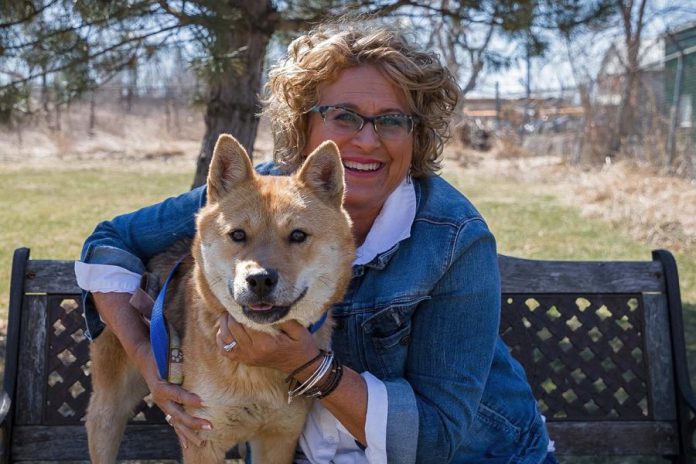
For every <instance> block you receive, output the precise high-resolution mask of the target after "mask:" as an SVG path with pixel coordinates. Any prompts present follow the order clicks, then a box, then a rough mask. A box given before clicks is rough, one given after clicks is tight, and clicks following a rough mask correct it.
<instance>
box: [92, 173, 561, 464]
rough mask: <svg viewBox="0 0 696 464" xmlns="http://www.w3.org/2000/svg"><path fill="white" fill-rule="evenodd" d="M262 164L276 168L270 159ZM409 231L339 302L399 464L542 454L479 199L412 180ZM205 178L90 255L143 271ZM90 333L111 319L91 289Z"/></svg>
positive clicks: (342, 336)
mask: <svg viewBox="0 0 696 464" xmlns="http://www.w3.org/2000/svg"><path fill="white" fill-rule="evenodd" d="M258 169H259V172H261V173H262V174H269V173H270V174H276V171H275V169H274V168H273V166H272V165H270V164H267V165H262V166H260V167H259V168H258ZM413 182H414V187H415V191H416V201H417V212H416V217H415V219H414V222H413V225H412V229H411V236H410V238H408V239H406V240H403V241H401V242H399V243H398V244H397V245H395V246H394V247H392V248H391V249H389V250H388V251H386V252H384V253H382V254H380V255H378V256H377V257H375V258H374V259H373V260H372V261H371V262H369V263H367V264H365V265H356V266H354V267H353V278H352V280H351V282H350V285H349V288H348V291H347V293H346V295H345V298H344V300H343V302H342V303H340V304H337V305H335V306H334V307H333V308H332V309H331V311H332V315H333V317H334V320H335V329H334V334H333V339H332V346H333V350H334V351H335V353H336V356H337V357H338V359H339V360H340V361H341V362H342V363H343V364H344V365H347V366H349V367H350V368H352V369H353V370H355V371H357V372H364V371H369V372H370V373H372V374H373V375H375V376H376V377H378V378H379V379H381V380H382V382H384V384H385V386H386V388H387V395H388V417H387V456H388V458H389V462H393V463H399V464H403V463H412V462H418V463H445V462H455V463H486V462H488V463H524V464H537V463H540V462H542V461H543V460H544V458H545V456H546V454H547V445H548V436H547V434H546V430H545V426H544V424H543V420H542V418H541V416H540V414H539V412H538V410H537V406H536V401H535V400H534V398H533V396H532V392H531V389H530V387H529V385H528V383H527V380H526V377H525V374H524V371H523V369H522V367H521V366H520V365H519V364H518V363H517V361H515V360H514V359H513V358H512V357H511V356H510V354H509V351H508V349H507V347H506V346H505V345H504V344H503V342H502V341H501V339H500V337H499V335H498V327H499V321H500V281H499V273H498V261H497V255H496V247H495V239H494V238H493V235H492V234H491V233H490V231H489V230H488V227H487V226H486V224H485V222H484V220H483V219H482V217H481V216H480V214H479V213H478V212H477V211H476V209H475V208H474V207H473V206H472V205H471V203H470V202H469V201H468V200H467V199H466V198H465V197H464V196H462V194H461V193H459V192H458V191H457V190H456V189H454V188H453V187H452V186H450V185H449V184H448V183H447V182H446V181H444V180H443V179H442V178H440V177H437V176H430V177H425V178H421V179H414V180H413ZM205 201H206V195H205V188H204V187H201V188H198V189H195V190H192V191H190V192H187V193H184V194H182V195H180V196H178V197H175V198H170V199H168V200H166V201H164V202H162V203H160V204H157V205H153V206H150V207H147V208H143V209H141V210H139V211H136V212H134V213H130V214H126V215H123V216H118V217H116V218H114V219H113V220H111V221H107V222H103V223H101V224H99V225H98V226H97V228H96V229H95V231H94V232H93V234H92V235H91V236H90V237H89V238H88V239H87V241H86V242H85V245H84V248H83V251H82V261H83V262H87V263H93V264H112V265H117V266H120V267H123V268H126V269H129V270H131V271H133V272H136V273H142V272H143V271H144V269H145V268H144V264H143V262H145V261H147V259H149V258H150V257H151V256H154V255H155V254H158V253H160V252H162V251H163V250H165V249H166V248H167V247H168V246H169V245H171V244H172V243H173V242H174V241H176V240H178V239H180V238H182V237H185V236H192V235H193V234H194V232H195V224H194V216H195V214H196V212H197V211H198V209H200V208H201V206H203V205H204V204H205ZM85 318H86V321H87V329H88V335H89V336H90V337H95V336H97V335H98V334H99V332H101V330H102V328H103V325H102V323H101V321H100V320H99V316H98V314H97V313H96V311H95V309H94V306H93V304H92V302H91V299H90V298H89V295H85Z"/></svg>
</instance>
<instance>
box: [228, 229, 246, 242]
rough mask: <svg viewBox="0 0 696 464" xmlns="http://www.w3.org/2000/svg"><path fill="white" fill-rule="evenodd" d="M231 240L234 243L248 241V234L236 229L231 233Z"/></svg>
mask: <svg viewBox="0 0 696 464" xmlns="http://www.w3.org/2000/svg"><path fill="white" fill-rule="evenodd" d="M230 238H231V239H232V241H234V242H244V241H246V232H244V231H243V230H242V229H235V230H233V231H232V232H230Z"/></svg>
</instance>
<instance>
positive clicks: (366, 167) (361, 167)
mask: <svg viewBox="0 0 696 464" xmlns="http://www.w3.org/2000/svg"><path fill="white" fill-rule="evenodd" d="M382 166H384V163H379V162H375V163H359V162H357V161H347V160H343V167H344V168H346V169H347V170H348V171H353V172H374V171H379V170H380V169H381V168H382Z"/></svg>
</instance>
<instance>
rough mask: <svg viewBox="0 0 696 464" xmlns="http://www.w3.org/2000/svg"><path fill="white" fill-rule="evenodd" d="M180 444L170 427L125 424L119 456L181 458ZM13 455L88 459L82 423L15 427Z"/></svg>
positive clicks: (19, 457) (58, 458)
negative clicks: (126, 425) (59, 425)
mask: <svg viewBox="0 0 696 464" xmlns="http://www.w3.org/2000/svg"><path fill="white" fill-rule="evenodd" d="M179 449H180V447H179V443H178V440H177V438H176V435H175V434H174V432H173V429H172V428H171V427H168V426H147V425H129V426H128V427H126V432H125V435H124V439H123V442H122V443H121V448H120V452H119V459H178V458H179ZM12 456H13V459H15V460H17V461H22V460H56V461H57V460H63V461H66V460H84V459H89V451H88V448H87V432H86V430H85V428H84V427H83V426H80V425H71V426H67V425H66V426H61V427H48V426H22V427H16V428H15V430H14V439H13V444H12Z"/></svg>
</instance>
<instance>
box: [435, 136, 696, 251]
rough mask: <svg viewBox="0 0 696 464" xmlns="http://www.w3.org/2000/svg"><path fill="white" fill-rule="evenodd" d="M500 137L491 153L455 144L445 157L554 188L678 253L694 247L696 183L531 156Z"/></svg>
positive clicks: (636, 169)
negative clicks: (470, 149)
mask: <svg viewBox="0 0 696 464" xmlns="http://www.w3.org/2000/svg"><path fill="white" fill-rule="evenodd" d="M509 144H510V142H504V141H499V142H498V143H497V144H496V145H495V148H494V150H492V151H491V152H490V153H487V154H481V153H477V152H472V151H466V150H464V149H462V148H461V147H458V146H457V145H451V146H449V147H448V148H447V151H446V153H447V156H448V158H449V159H450V160H454V161H456V162H457V163H456V164H458V165H459V166H460V167H466V168H471V167H475V169H476V171H477V172H478V174H479V175H483V176H486V175H490V176H496V177H497V176H502V177H506V178H511V179H515V180H517V181H520V182H523V183H525V184H535V185H536V188H538V189H539V190H540V191H545V192H553V193H555V194H556V195H557V196H558V197H559V198H561V199H562V200H563V201H564V202H565V203H566V204H568V205H571V206H573V207H576V208H579V209H580V211H581V212H582V214H583V215H585V216H587V217H592V218H599V219H603V220H605V221H608V222H610V223H611V224H613V225H614V226H616V227H617V228H620V229H621V230H622V231H624V232H625V233H627V234H628V235H630V236H631V237H633V238H634V239H636V240H639V241H641V242H644V243H646V244H648V245H650V246H652V247H660V248H669V249H670V250H672V251H676V252H690V251H696V182H694V181H689V180H687V179H684V178H680V177H674V176H669V175H665V174H663V173H660V172H659V171H658V170H656V169H654V168H651V167H648V166H645V165H639V164H637V163H634V162H630V161H620V162H617V163H613V164H606V165H604V166H603V167H601V168H598V167H596V166H594V167H587V166H585V167H578V166H572V165H569V164H568V163H567V162H566V161H564V159H563V158H561V157H556V156H530V155H529V153H527V152H525V151H524V150H522V149H515V147H514V146H512V147H510V146H509Z"/></svg>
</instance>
